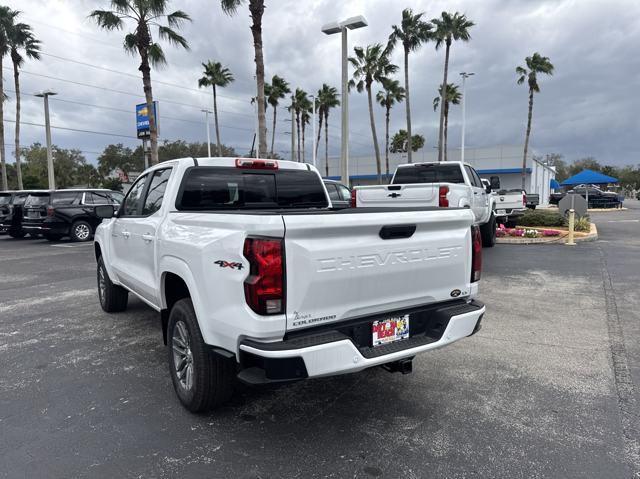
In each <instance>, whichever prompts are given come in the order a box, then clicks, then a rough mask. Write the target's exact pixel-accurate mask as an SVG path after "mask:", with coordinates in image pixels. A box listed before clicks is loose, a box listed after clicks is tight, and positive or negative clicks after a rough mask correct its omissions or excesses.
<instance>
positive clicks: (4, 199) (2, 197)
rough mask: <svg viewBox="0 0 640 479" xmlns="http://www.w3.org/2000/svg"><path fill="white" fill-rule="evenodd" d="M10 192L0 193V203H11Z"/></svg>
mask: <svg viewBox="0 0 640 479" xmlns="http://www.w3.org/2000/svg"><path fill="white" fill-rule="evenodd" d="M11 196H12V195H11V193H4V194H3V193H0V205H8V204H11Z"/></svg>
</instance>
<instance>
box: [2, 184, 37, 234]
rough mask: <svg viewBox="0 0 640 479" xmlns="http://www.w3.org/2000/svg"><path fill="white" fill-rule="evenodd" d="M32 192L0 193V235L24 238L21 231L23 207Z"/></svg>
mask: <svg viewBox="0 0 640 479" xmlns="http://www.w3.org/2000/svg"><path fill="white" fill-rule="evenodd" d="M32 192H34V191H32V190H19V191H2V192H0V234H8V235H9V236H11V237H12V238H24V236H25V235H26V232H25V231H24V230H23V229H22V216H23V206H24V203H25V201H26V200H27V197H28V196H29V193H32Z"/></svg>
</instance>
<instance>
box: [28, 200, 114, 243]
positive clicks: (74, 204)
mask: <svg viewBox="0 0 640 479" xmlns="http://www.w3.org/2000/svg"><path fill="white" fill-rule="evenodd" d="M123 197H124V195H123V194H122V193H120V192H118V191H112V190H105V189H94V188H88V189H66V190H54V191H41V192H34V193H31V194H30V195H29V196H28V197H27V200H26V202H25V205H24V218H23V220H22V229H23V230H24V231H26V232H28V233H32V234H42V235H43V236H44V237H45V238H47V239H48V240H50V241H58V240H60V239H61V238H63V237H65V236H69V237H70V238H71V240H72V241H89V240H91V238H93V233H94V232H95V229H96V227H97V226H98V225H99V224H100V221H102V219H101V218H99V217H97V216H96V214H95V211H94V207H95V206H98V205H111V206H118V205H120V202H121V201H122V198H123Z"/></svg>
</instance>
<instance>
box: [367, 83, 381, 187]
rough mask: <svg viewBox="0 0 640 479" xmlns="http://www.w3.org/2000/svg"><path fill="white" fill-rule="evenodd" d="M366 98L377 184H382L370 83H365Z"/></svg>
mask: <svg viewBox="0 0 640 479" xmlns="http://www.w3.org/2000/svg"><path fill="white" fill-rule="evenodd" d="M367 100H368V101H369V121H370V122H371V136H372V137H373V149H374V150H375V152H376V169H377V171H378V184H379V185H381V184H382V165H381V164H380V147H379V146H378V135H377V134H376V122H375V119H374V118H373V99H372V98H371V85H367Z"/></svg>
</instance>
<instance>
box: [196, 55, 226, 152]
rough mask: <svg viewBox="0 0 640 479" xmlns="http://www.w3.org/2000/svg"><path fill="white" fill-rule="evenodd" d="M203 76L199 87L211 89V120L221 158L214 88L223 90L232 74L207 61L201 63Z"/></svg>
mask: <svg viewBox="0 0 640 479" xmlns="http://www.w3.org/2000/svg"><path fill="white" fill-rule="evenodd" d="M202 67H203V68H204V72H203V73H204V76H203V77H202V78H200V80H198V86H199V87H208V86H210V87H212V88H213V120H214V122H215V125H216V145H217V149H218V156H222V145H221V144H220V127H219V126H218V95H217V92H216V87H220V88H224V87H226V86H228V85H229V84H230V83H232V82H233V81H234V78H233V73H231V70H229V69H228V68H226V67H224V66H222V63H220V62H212V61H211V60H209V61H208V62H207V63H203V64H202Z"/></svg>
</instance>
